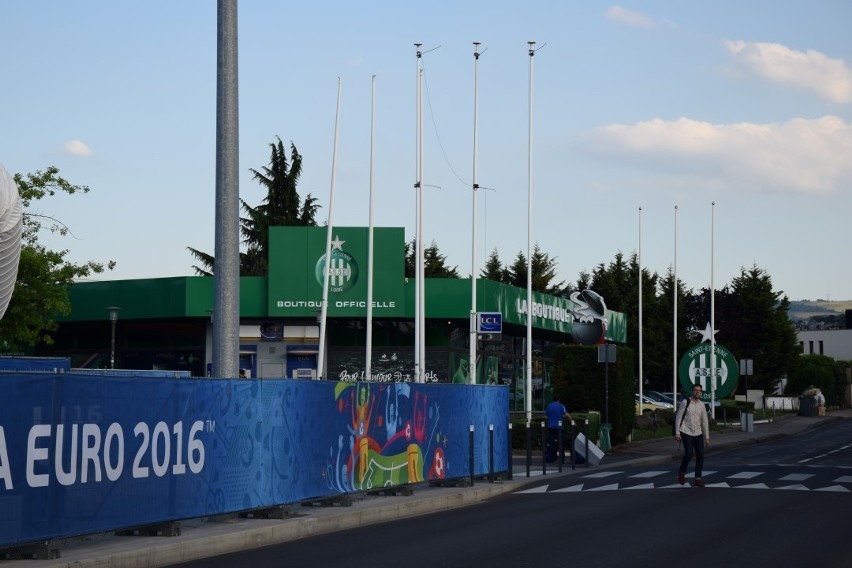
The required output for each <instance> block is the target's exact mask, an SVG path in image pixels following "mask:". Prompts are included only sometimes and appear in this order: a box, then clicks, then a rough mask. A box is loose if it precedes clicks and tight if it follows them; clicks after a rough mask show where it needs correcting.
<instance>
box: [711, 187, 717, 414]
mask: <svg viewBox="0 0 852 568" xmlns="http://www.w3.org/2000/svg"><path fill="white" fill-rule="evenodd" d="M715 225H716V202H715V201H713V202H712V203H711V204H710V417H711V418H713V419H715V418H716V380H717V376H716V284H715V280H714V278H713V262H714V259H715V256H716V254H715V250H714V248H715V240H716V238H715V234H714V231H715Z"/></svg>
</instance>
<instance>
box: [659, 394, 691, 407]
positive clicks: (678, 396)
mask: <svg viewBox="0 0 852 568" xmlns="http://www.w3.org/2000/svg"><path fill="white" fill-rule="evenodd" d="M660 394H662V395H663V396H664V397H666V398H667V399H668V402H669V403H671V402H672V400H673V399H674V397H673V396H672V393H671V392H663V393H660ZM687 398H689V397H688V396H687V395H684V394H682V393H677V405H680V403H681V402H683V401H684V400H686V399H687Z"/></svg>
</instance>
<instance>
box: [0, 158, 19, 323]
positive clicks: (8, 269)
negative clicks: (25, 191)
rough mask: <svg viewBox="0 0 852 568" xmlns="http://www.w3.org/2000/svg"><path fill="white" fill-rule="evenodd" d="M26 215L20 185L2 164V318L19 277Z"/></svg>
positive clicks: (0, 301)
mask: <svg viewBox="0 0 852 568" xmlns="http://www.w3.org/2000/svg"><path fill="white" fill-rule="evenodd" d="M23 218H24V215H23V205H22V204H21V196H20V194H18V186H17V185H16V184H15V180H14V179H13V178H12V176H11V175H9V172H7V171H6V169H5V168H4V167H3V164H0V319H2V318H3V316H4V315H5V314H6V308H8V307H9V300H11V299H12V292H13V291H14V289H15V281H16V280H17V279H18V261H19V260H20V258H21V229H22V222H23Z"/></svg>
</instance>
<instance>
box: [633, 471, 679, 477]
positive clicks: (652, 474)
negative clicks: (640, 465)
mask: <svg viewBox="0 0 852 568" xmlns="http://www.w3.org/2000/svg"><path fill="white" fill-rule="evenodd" d="M668 473H671V472H670V471H643V472H642V473H637V474H636V475H631V476H630V477H659V476H661V475H666V474H668Z"/></svg>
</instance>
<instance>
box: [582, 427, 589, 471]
mask: <svg viewBox="0 0 852 568" xmlns="http://www.w3.org/2000/svg"><path fill="white" fill-rule="evenodd" d="M583 437H584V438H586V469H588V468H589V419H588V418H586V425H585V426H583Z"/></svg>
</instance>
